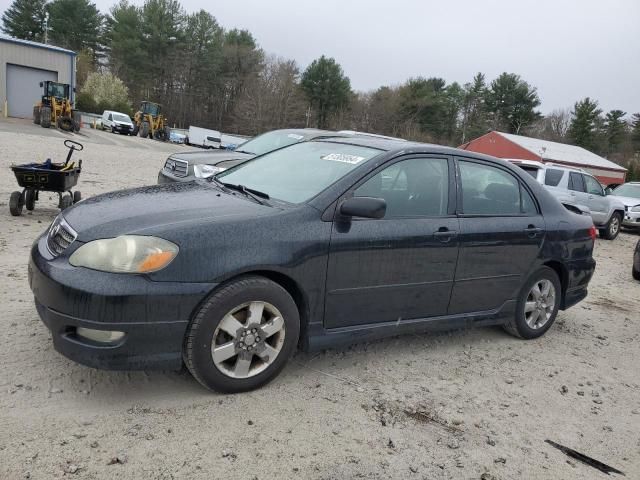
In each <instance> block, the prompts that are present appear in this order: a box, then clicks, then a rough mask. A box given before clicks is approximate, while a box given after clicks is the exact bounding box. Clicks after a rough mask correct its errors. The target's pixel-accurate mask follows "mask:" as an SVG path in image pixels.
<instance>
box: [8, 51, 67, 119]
mask: <svg viewBox="0 0 640 480" xmlns="http://www.w3.org/2000/svg"><path fill="white" fill-rule="evenodd" d="M45 80H53V81H54V82H57V81H58V72H52V71H49V70H40V69H38V68H30V67H23V66H20V65H9V64H7V106H8V107H9V108H8V109H7V111H8V112H9V116H10V117H19V118H31V116H32V115H33V106H34V105H35V104H36V103H37V102H38V100H40V98H41V97H42V91H43V90H42V88H41V87H40V82H43V81H45Z"/></svg>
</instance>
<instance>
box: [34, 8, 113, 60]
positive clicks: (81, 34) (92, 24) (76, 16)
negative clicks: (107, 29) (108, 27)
mask: <svg viewBox="0 0 640 480" xmlns="http://www.w3.org/2000/svg"><path fill="white" fill-rule="evenodd" d="M47 10H48V12H49V37H50V40H51V43H53V44H55V45H58V46H60V47H64V48H69V49H71V50H74V51H76V52H79V51H81V50H83V49H89V50H90V51H92V52H94V54H96V53H97V52H98V49H99V48H98V47H99V46H100V41H101V36H102V33H103V26H104V25H103V24H104V18H103V16H102V14H101V13H100V12H99V11H98V8H97V7H96V6H95V4H93V3H90V2H89V0H53V2H51V3H49V4H48V5H47Z"/></svg>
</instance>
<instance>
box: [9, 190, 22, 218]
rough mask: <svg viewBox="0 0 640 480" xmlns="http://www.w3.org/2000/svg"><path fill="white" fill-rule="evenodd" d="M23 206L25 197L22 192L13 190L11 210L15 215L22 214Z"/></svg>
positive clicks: (10, 203)
mask: <svg viewBox="0 0 640 480" xmlns="http://www.w3.org/2000/svg"><path fill="white" fill-rule="evenodd" d="M22 207H24V199H23V197H22V192H12V193H11V198H10V199H9V211H10V212H11V215H13V216H14V217H19V216H20V215H22Z"/></svg>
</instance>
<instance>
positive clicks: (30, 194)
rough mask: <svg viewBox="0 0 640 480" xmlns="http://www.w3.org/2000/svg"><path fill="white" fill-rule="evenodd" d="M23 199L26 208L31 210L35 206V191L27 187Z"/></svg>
mask: <svg viewBox="0 0 640 480" xmlns="http://www.w3.org/2000/svg"><path fill="white" fill-rule="evenodd" d="M24 195H25V199H24V205H25V207H27V210H29V211H31V210H33V209H34V208H35V207H36V191H35V190H31V189H28V190H26V191H25V192H24Z"/></svg>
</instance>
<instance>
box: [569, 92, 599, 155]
mask: <svg viewBox="0 0 640 480" xmlns="http://www.w3.org/2000/svg"><path fill="white" fill-rule="evenodd" d="M600 114H602V110H600V109H599V108H598V102H597V101H596V100H591V99H590V98H589V97H587V98H585V99H584V100H580V101H579V102H576V104H575V105H574V107H573V111H572V112H571V115H572V116H573V118H572V119H571V125H570V126H569V132H568V136H569V139H570V140H571V142H572V143H574V144H575V145H578V146H580V147H583V148H586V149H587V150H591V151H594V150H596V149H597V144H598V126H599V124H600V123H601V118H600Z"/></svg>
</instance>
